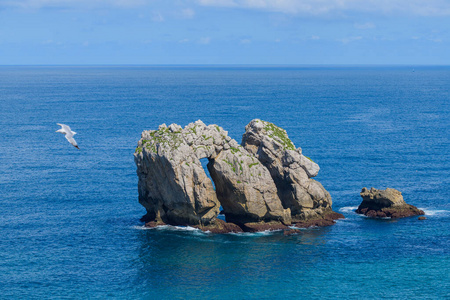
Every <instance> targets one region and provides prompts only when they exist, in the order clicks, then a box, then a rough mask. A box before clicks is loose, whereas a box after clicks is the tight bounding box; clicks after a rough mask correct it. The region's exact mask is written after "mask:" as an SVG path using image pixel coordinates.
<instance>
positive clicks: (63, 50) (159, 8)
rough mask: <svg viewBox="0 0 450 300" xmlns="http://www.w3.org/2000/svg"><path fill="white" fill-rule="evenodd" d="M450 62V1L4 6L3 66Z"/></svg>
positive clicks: (80, 1) (17, 2)
mask: <svg viewBox="0 0 450 300" xmlns="http://www.w3.org/2000/svg"><path fill="white" fill-rule="evenodd" d="M121 64H127V65H128V64H132V65H147V64H152V65H160V64H164V65H165V64H176V65H179V64H258V65H260V64H261V65H266V64H274V65H285V64H287V65H317V64H319V65H322V64H323V65H330V64H333V65H334V64H364V65H365V64H381V65H390V64H402V65H404V64H406V65H450V0H423V1H419V0H173V1H171V0H0V65H121Z"/></svg>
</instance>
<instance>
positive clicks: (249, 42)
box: [241, 39, 252, 45]
mask: <svg viewBox="0 0 450 300" xmlns="http://www.w3.org/2000/svg"><path fill="white" fill-rule="evenodd" d="M251 42H252V40H250V39H242V40H241V44H243V45H248V44H251Z"/></svg>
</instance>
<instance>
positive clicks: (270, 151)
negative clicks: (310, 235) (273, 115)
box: [134, 120, 336, 231]
mask: <svg viewBox="0 0 450 300" xmlns="http://www.w3.org/2000/svg"><path fill="white" fill-rule="evenodd" d="M242 145H243V146H244V147H243V146H241V145H239V144H238V142H236V141H235V140H234V139H232V138H231V137H229V136H228V133H227V131H225V130H223V129H222V128H221V127H219V126H217V125H209V126H207V125H205V124H204V123H203V122H202V121H200V120H199V121H196V122H194V123H190V124H188V125H187V126H186V127H184V128H182V127H181V126H179V125H177V124H171V125H169V126H166V125H165V124H162V125H160V126H159V128H158V130H149V131H144V132H143V133H142V136H141V139H140V141H139V142H138V147H137V148H136V152H135V155H134V156H135V162H136V165H137V174H138V177H139V183H138V189H139V202H140V203H141V204H142V205H143V206H144V207H145V208H146V210H147V215H146V216H145V217H144V219H145V221H147V222H149V224H162V223H165V224H173V225H192V226H197V227H199V228H215V227H217V226H219V225H220V224H221V223H220V222H219V221H217V219H216V217H217V215H218V213H219V207H220V206H222V207H223V212H224V214H225V217H226V220H227V221H228V222H233V223H236V224H237V225H239V226H241V228H242V229H244V230H247V229H248V228H252V229H251V230H256V229H255V228H261V229H262V228H265V229H267V228H273V229H279V228H280V226H281V225H280V224H281V223H283V224H284V225H288V224H290V223H291V216H292V217H293V218H294V220H296V221H297V222H300V221H302V222H303V223H302V224H303V226H308V225H309V224H311V225H315V224H318V225H321V224H322V225H330V224H332V223H333V218H335V217H336V214H333V215H331V214H330V212H331V197H330V195H329V193H328V192H327V191H326V190H325V189H324V188H323V186H322V185H321V184H320V183H319V182H317V181H315V180H313V179H312V178H311V177H314V176H316V175H317V173H318V171H319V166H318V165H317V164H315V163H314V162H312V161H311V160H310V159H308V158H306V157H305V156H303V155H302V152H301V149H300V148H298V149H295V146H294V145H293V143H292V142H291V141H290V139H289V138H288V137H287V134H286V132H285V131H284V130H283V129H281V128H279V127H277V126H275V125H273V124H271V123H268V122H264V121H260V120H253V121H252V122H251V123H250V124H249V125H247V127H246V133H245V134H244V136H243V142H242ZM203 158H207V159H208V160H209V163H208V170H209V172H210V174H211V178H212V179H213V181H214V184H215V186H216V190H214V187H213V184H212V182H211V180H210V179H209V178H208V177H207V175H206V173H205V170H204V169H203V167H202V165H201V163H200V159H203ZM312 219H317V220H318V221H311V222H305V220H312ZM219 223H220V224H219ZM214 224H215V225H214ZM217 224H219V225H217ZM246 224H247V225H246ZM277 224H278V225H277ZM230 226H231V225H230ZM230 226H228V227H229V228H231V227H232V226H231V227H230ZM219 227H220V228H221V229H220V231H221V230H227V229H226V228H228V227H226V226H225V227H223V226H222V227H223V228H222V227H221V226H219ZM246 228H247V229H246ZM217 230H219V229H217ZM248 230H250V229H248Z"/></svg>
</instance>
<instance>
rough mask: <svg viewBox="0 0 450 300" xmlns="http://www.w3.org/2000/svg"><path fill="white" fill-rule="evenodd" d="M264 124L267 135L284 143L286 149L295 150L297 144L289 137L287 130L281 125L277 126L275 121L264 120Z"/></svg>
mask: <svg viewBox="0 0 450 300" xmlns="http://www.w3.org/2000/svg"><path fill="white" fill-rule="evenodd" d="M262 122H263V124H264V130H265V131H266V132H267V135H268V136H269V137H271V138H273V139H275V140H277V141H278V142H279V143H281V144H282V145H283V147H284V148H285V149H286V150H295V146H294V144H293V143H292V141H291V140H290V139H289V137H288V135H287V133H286V130H284V129H283V128H281V127H278V126H276V125H275V124H273V123H270V122H266V121H262Z"/></svg>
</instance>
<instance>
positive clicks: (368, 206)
mask: <svg viewBox="0 0 450 300" xmlns="http://www.w3.org/2000/svg"><path fill="white" fill-rule="evenodd" d="M360 195H361V197H362V198H363V201H362V202H361V204H360V205H359V207H358V209H357V210H356V212H357V213H359V214H364V215H366V216H368V217H372V218H393V219H397V218H404V217H410V216H418V215H424V214H425V213H424V211H423V210H420V209H418V208H417V207H415V206H413V205H410V204H407V203H406V202H405V200H403V196H402V193H401V192H400V191H398V190H396V189H392V188H387V189H386V190H377V189H375V188H371V189H370V190H369V189H367V188H363V189H362V191H361V193H360Z"/></svg>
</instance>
